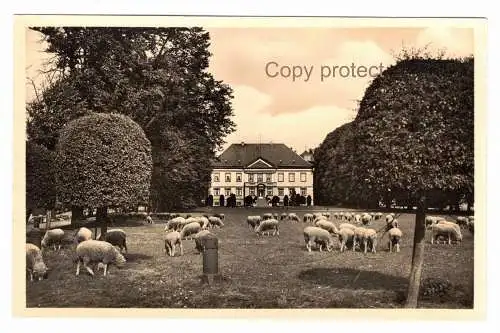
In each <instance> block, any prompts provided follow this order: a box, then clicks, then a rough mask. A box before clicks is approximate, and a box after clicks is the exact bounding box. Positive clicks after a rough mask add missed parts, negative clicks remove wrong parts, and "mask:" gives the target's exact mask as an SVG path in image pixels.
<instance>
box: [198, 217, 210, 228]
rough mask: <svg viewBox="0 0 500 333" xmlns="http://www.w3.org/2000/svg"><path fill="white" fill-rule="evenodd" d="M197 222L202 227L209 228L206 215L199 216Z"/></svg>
mask: <svg viewBox="0 0 500 333" xmlns="http://www.w3.org/2000/svg"><path fill="white" fill-rule="evenodd" d="M196 222H197V223H198V224H199V225H200V227H201V229H202V230H204V229H207V228H208V224H209V222H208V218H207V217H205V216H200V217H198V218H197V220H196Z"/></svg>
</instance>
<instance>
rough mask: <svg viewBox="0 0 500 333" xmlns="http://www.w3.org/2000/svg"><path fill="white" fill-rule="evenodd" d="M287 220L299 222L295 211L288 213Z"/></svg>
mask: <svg viewBox="0 0 500 333" xmlns="http://www.w3.org/2000/svg"><path fill="white" fill-rule="evenodd" d="M288 220H290V221H294V222H299V221H300V219H299V217H298V216H297V214H295V213H290V214H288Z"/></svg>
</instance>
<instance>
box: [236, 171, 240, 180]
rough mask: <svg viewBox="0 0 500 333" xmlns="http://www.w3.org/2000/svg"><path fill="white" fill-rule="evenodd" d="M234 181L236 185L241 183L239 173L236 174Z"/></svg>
mask: <svg viewBox="0 0 500 333" xmlns="http://www.w3.org/2000/svg"><path fill="white" fill-rule="evenodd" d="M236 181H237V182H238V183H239V182H241V173H239V172H238V173H237V174H236Z"/></svg>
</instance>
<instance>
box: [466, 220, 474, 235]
mask: <svg viewBox="0 0 500 333" xmlns="http://www.w3.org/2000/svg"><path fill="white" fill-rule="evenodd" d="M467 228H468V229H469V231H470V232H471V233H472V234H473V233H474V219H472V220H469V222H467Z"/></svg>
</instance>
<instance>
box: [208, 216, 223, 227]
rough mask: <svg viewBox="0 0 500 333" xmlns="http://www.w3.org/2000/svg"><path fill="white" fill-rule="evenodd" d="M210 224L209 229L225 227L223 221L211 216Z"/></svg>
mask: <svg viewBox="0 0 500 333" xmlns="http://www.w3.org/2000/svg"><path fill="white" fill-rule="evenodd" d="M208 222H209V224H208V227H209V228H215V227H217V228H220V227H223V226H224V223H222V220H221V219H220V218H219V217H217V216H210V217H209V218H208Z"/></svg>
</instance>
